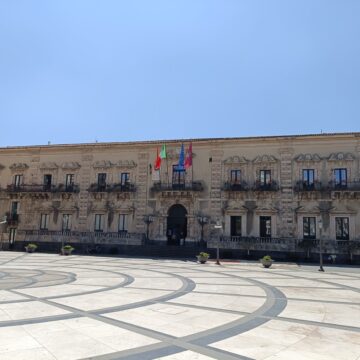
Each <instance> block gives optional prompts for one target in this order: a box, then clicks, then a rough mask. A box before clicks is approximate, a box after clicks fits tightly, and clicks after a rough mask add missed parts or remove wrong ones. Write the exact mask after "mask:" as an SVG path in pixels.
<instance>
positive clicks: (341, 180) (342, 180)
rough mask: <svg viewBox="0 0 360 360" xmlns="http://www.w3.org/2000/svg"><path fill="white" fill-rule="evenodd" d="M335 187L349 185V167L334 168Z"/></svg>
mask: <svg viewBox="0 0 360 360" xmlns="http://www.w3.org/2000/svg"><path fill="white" fill-rule="evenodd" d="M334 182H335V188H346V187H347V169H334Z"/></svg>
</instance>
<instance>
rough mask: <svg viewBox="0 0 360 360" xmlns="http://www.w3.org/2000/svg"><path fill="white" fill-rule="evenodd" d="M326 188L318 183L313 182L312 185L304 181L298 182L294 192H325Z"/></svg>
mask: <svg viewBox="0 0 360 360" xmlns="http://www.w3.org/2000/svg"><path fill="white" fill-rule="evenodd" d="M325 190H326V187H324V186H323V185H322V183H321V182H320V181H315V182H313V183H308V182H306V181H302V180H299V181H297V182H296V184H295V186H294V191H295V192H303V191H325Z"/></svg>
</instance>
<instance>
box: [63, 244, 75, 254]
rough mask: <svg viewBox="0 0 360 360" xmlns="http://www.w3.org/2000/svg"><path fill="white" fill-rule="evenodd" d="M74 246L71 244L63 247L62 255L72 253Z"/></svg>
mask: <svg viewBox="0 0 360 360" xmlns="http://www.w3.org/2000/svg"><path fill="white" fill-rule="evenodd" d="M73 250H74V248H73V247H72V246H71V245H65V246H63V247H62V248H61V254H62V255H71V253H72V252H73Z"/></svg>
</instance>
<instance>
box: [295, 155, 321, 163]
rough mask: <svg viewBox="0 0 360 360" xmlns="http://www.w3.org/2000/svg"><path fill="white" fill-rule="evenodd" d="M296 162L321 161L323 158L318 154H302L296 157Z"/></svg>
mask: <svg viewBox="0 0 360 360" xmlns="http://www.w3.org/2000/svg"><path fill="white" fill-rule="evenodd" d="M295 161H297V162H304V161H316V162H318V161H321V157H320V156H319V155H318V154H300V155H298V156H296V157H295Z"/></svg>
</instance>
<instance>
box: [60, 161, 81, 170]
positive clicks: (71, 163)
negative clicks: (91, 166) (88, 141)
mask: <svg viewBox="0 0 360 360" xmlns="http://www.w3.org/2000/svg"><path fill="white" fill-rule="evenodd" d="M80 167H81V165H80V164H79V163H78V162H76V161H69V162H64V163H62V165H61V168H62V169H69V170H76V169H79V168H80Z"/></svg>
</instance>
